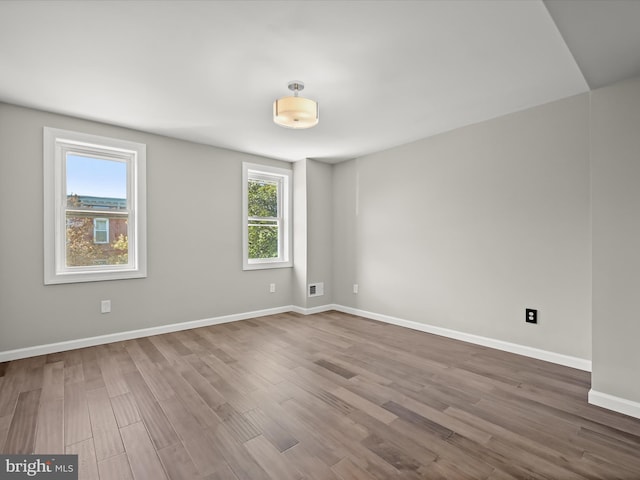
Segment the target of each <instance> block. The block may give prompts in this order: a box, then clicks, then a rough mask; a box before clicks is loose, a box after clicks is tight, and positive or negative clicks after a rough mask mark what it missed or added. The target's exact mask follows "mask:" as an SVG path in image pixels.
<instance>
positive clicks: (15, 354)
mask: <svg viewBox="0 0 640 480" xmlns="http://www.w3.org/2000/svg"><path fill="white" fill-rule="evenodd" d="M293 308H294V307H292V306H291V305H286V306H283V307H276V308H268V309H265V310H255V311H253V312H245V313H236V314H233V315H223V316H220V317H213V318H204V319H202V320H192V321H189V322H182V323H172V324H169V325H160V326H158V327H150V328H142V329H139V330H129V331H127V332H118V333H109V334H106V335H99V336H97V337H89V338H79V339H77V340H68V341H66V342H58V343H49V344H46V345H37V346H34V347H26V348H19V349H16V350H7V351H4V352H0V362H8V361H10V360H18V359H19V358H26V357H35V356H38V355H46V354H49V353H56V352H64V351H65V350H75V349H76V348H84V347H93V346H94V345H104V344H105V343H113V342H120V341H122V340H131V339H133V338H141V337H149V336H151V335H161V334H163V333H171V332H178V331H180V330H190V329H192V328H199V327H208V326H210V325H219V324H221V323H228V322H236V321H238V320H247V319H249V318H256V317H264V316H267V315H276V314H278V313H286V312H291V311H292V310H293ZM300 313H302V312H300Z"/></svg>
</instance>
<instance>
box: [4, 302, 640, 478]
mask: <svg viewBox="0 0 640 480" xmlns="http://www.w3.org/2000/svg"><path fill="white" fill-rule="evenodd" d="M589 385H590V374H589V373H587V372H582V371H579V370H574V369H571V368H567V367H562V366H558V365H554V364H550V363H545V362H542V361H538V360H533V359H530V358H525V357H521V356H518V355H513V354H509V353H505V352H501V351H497V350H492V349H490V348H485V347H480V346H476V345H471V344H467V343H463V342H458V341H455V340H451V339H447V338H443V337H437V336H434V335H429V334H425V333H420V332H416V331H412V330H407V329H403V328H401V327H396V326H392V325H386V324H382V323H378V322H374V321H371V320H367V319H363V318H360V317H355V316H351V315H347V314H342V313H337V312H327V313H323V314H317V315H312V316H301V315H296V314H293V313H292V314H283V315H275V316H271V317H263V318H258V319H252V320H246V321H242V322H237V323H228V324H224V325H218V326H213V327H207V328H200V329H196V330H190V331H183V332H176V333H172V334H166V335H158V336H154V337H149V338H141V339H137V340H130V341H124V342H118V343H113V344H109V345H102V346H98V347H91V348H86V349H82V350H73V351H68V352H63V353H56V354H52V355H45V356H40V357H33V358H28V359H24V360H17V361H13V362H8V363H6V364H0V452H2V453H5V454H8V453H32V452H34V453H43V454H45V453H46V454H56V453H57V454H60V453H65V452H66V453H75V454H78V455H79V464H80V479H82V480H85V479H86V480H88V479H97V478H100V479H117V480H122V479H136V480H141V479H153V480H158V479H207V480H214V479H226V480H269V479H270V480H288V479H291V480H300V479H309V480H313V479H315V480H364V479H378V480H384V479H393V478H398V479H409V480H410V479H420V478H422V479H447V480H457V479H461V480H465V479H470V480H471V479H487V480H507V479H558V480H564V479H574V480H578V479H607V480H609V479H628V480H632V479H639V478H640V454H639V452H640V420H636V419H633V418H630V417H626V416H624V415H620V414H616V413H614V412H610V411H607V410H604V409H601V408H598V407H594V406H591V405H588V404H587V392H588V389H589Z"/></svg>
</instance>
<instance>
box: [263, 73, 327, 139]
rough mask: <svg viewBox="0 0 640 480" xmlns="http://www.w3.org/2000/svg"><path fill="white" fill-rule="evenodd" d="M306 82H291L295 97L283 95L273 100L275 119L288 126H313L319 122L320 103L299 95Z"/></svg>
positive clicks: (279, 123) (278, 122)
mask: <svg viewBox="0 0 640 480" xmlns="http://www.w3.org/2000/svg"><path fill="white" fill-rule="evenodd" d="M303 89H304V83H302V82H299V81H297V80H294V81H292V82H289V90H291V91H293V97H282V98H279V99H278V100H276V101H275V102H273V121H274V122H276V123H277V124H278V125H281V126H283V127H287V128H311V127H314V126H316V125H317V124H318V104H317V103H316V102H314V101H313V100H309V99H308V98H303V97H299V96H298V92H300V91H301V90H303Z"/></svg>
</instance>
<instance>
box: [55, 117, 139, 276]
mask: <svg viewBox="0 0 640 480" xmlns="http://www.w3.org/2000/svg"><path fill="white" fill-rule="evenodd" d="M43 139H44V152H43V153H44V155H43V159H44V165H43V167H44V283H45V285H49V284H60V283H77V282H96V281H103V280H120V279H128V278H143V277H146V276H147V247H146V245H147V227H146V225H147V220H146V218H147V215H146V198H147V192H146V145H144V144H142V143H136V142H129V141H126V140H119V139H115V138H109V137H102V136H98V135H91V134H87V133H80V132H73V131H69V130H61V129H57V128H50V127H44V135H43ZM69 149H73V150H74V151H81V152H84V153H86V154H88V155H91V156H98V157H100V156H102V157H108V156H113V157H114V158H119V159H120V160H121V161H126V162H127V180H128V184H127V202H128V205H127V206H128V211H129V217H128V225H129V230H128V238H129V253H128V259H129V263H128V264H126V265H91V266H85V267H67V266H66V265H65V255H66V245H65V232H66V218H65V215H64V211H65V205H66V188H65V185H64V183H65V178H66V175H65V165H66V162H65V161H64V160H65V152H66V150H69ZM123 159H126V160H123Z"/></svg>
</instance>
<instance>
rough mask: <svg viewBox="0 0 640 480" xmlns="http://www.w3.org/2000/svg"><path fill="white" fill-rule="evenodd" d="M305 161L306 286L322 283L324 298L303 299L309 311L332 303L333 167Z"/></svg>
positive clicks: (313, 161)
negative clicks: (307, 284)
mask: <svg viewBox="0 0 640 480" xmlns="http://www.w3.org/2000/svg"><path fill="white" fill-rule="evenodd" d="M306 162H307V283H317V282H323V283H324V296H319V297H310V298H308V299H307V306H308V307H309V308H312V307H317V306H321V305H327V304H330V303H333V296H332V293H333V288H332V287H333V284H332V283H333V260H332V259H333V199H332V193H333V178H332V171H333V167H332V166H331V165H328V164H326V163H320V162H318V161H315V160H306Z"/></svg>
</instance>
